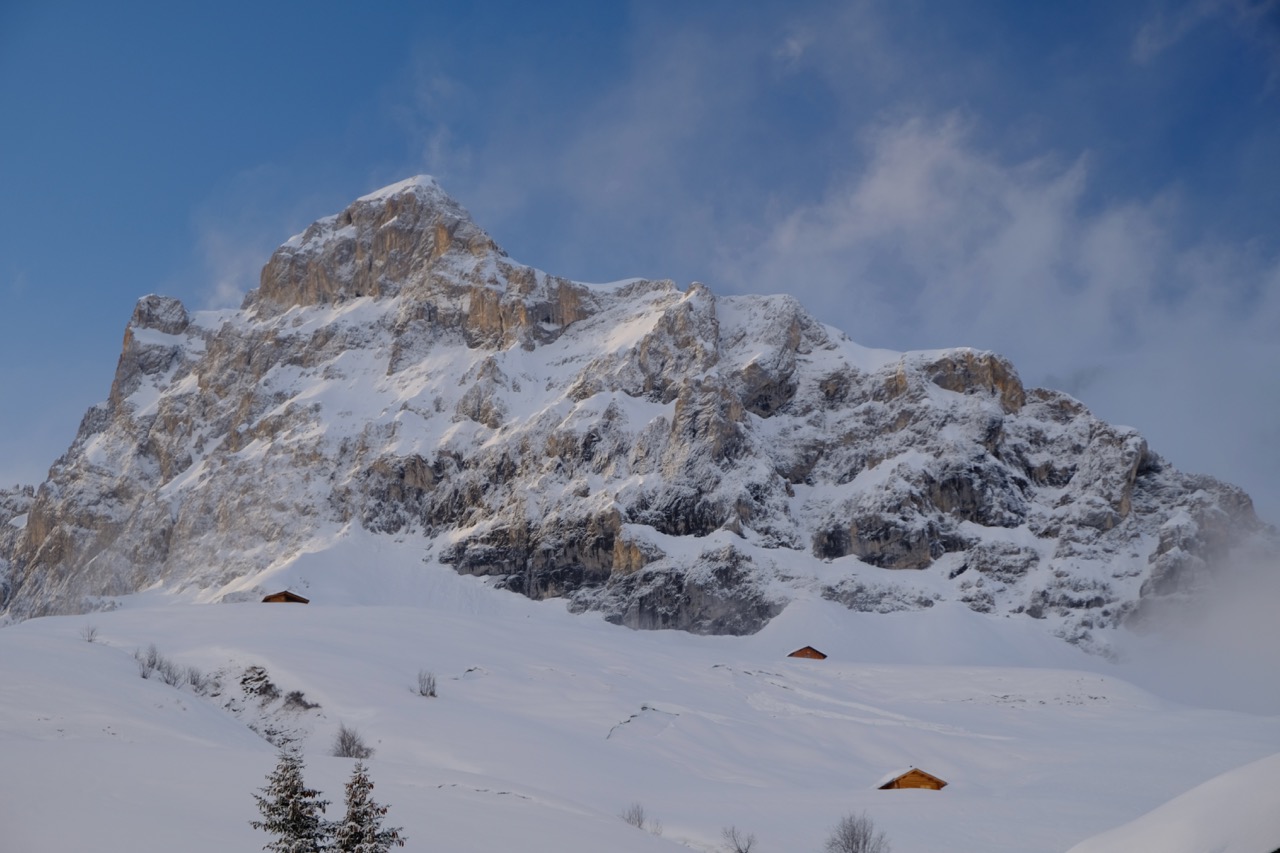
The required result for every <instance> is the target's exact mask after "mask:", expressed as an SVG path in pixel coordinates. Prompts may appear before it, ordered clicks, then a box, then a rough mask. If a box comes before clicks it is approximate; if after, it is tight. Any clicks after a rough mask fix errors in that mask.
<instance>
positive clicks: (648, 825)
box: [618, 803, 662, 835]
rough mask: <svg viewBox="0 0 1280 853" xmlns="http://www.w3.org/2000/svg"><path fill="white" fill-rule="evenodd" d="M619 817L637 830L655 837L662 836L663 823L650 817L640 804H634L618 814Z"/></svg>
mask: <svg viewBox="0 0 1280 853" xmlns="http://www.w3.org/2000/svg"><path fill="white" fill-rule="evenodd" d="M618 817H620V818H622V819H623V820H624V821H626V822H627V823H629V824H631V825H632V826H634V827H635V828H636V829H643V830H645V831H647V832H651V833H653V834H654V835H661V834H662V821H660V820H658V819H657V818H655V817H652V816H650V815H649V814H648V813H647V812H646V811H645V810H644V806H643V805H642V804H640V803H632V804H631V805H629V806H627V807H626V808H625V809H623V810H622V811H620V812H618Z"/></svg>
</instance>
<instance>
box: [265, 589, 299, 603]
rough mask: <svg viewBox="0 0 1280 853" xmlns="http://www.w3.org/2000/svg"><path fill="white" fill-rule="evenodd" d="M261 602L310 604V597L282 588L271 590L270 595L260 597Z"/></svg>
mask: <svg viewBox="0 0 1280 853" xmlns="http://www.w3.org/2000/svg"><path fill="white" fill-rule="evenodd" d="M262 603H263V604H310V603H311V599H309V598H303V597H302V596H300V595H298V594H297V593H296V592H289V590H287V589H282V590H281V591H280V592H273V593H271V594H270V595H265V596H263V597H262Z"/></svg>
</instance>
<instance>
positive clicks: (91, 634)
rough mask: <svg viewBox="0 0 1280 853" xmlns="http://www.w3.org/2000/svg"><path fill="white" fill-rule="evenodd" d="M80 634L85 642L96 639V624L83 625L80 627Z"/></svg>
mask: <svg viewBox="0 0 1280 853" xmlns="http://www.w3.org/2000/svg"><path fill="white" fill-rule="evenodd" d="M80 636H81V637H82V638H83V639H84V641H85V642H86V643H92V642H93V641H94V640H96V639H98V626H97V625H85V626H84V627H83V628H81V629H80Z"/></svg>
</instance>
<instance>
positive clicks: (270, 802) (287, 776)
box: [249, 749, 329, 853]
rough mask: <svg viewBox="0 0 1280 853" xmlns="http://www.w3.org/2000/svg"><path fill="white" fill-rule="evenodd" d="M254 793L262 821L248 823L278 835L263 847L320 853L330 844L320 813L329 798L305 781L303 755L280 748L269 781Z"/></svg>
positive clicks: (284, 851)
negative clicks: (277, 759) (304, 782)
mask: <svg viewBox="0 0 1280 853" xmlns="http://www.w3.org/2000/svg"><path fill="white" fill-rule="evenodd" d="M260 790H261V791H262V793H261V794H254V795H253V798H254V799H255V800H257V802H258V811H260V812H262V817H263V819H262V820H251V821H249V825H250V826H252V827H253V828H254V829H261V830H264V831H266V832H269V833H271V834H272V835H273V836H275V840H273V841H272V842H270V843H269V844H267V845H266V846H265V847H263V848H262V849H263V850H269V851H272V853H321V851H324V850H327V849H328V847H329V825H328V823H326V822H325V820H324V819H323V818H321V817H320V814H321V813H322V812H324V809H325V806H327V805H329V801H328V800H322V799H320V792H319V791H317V790H315V789H314V788H308V787H307V786H306V785H305V784H303V782H302V757H301V756H300V755H299V754H298V753H297V752H295V751H293V750H289V749H282V750H280V757H279V761H278V762H277V763H276V768H275V770H272V771H271V773H270V774H268V776H267V784H266V786H265V787H263V788H261V789H260Z"/></svg>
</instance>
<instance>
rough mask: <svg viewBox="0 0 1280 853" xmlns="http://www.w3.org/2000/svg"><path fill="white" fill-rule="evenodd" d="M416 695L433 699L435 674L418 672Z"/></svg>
mask: <svg viewBox="0 0 1280 853" xmlns="http://www.w3.org/2000/svg"><path fill="white" fill-rule="evenodd" d="M418 695H419V696H428V697H434V696H435V695H436V674H435V673H434V672H431V671H429V670H425V669H420V670H418Z"/></svg>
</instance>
